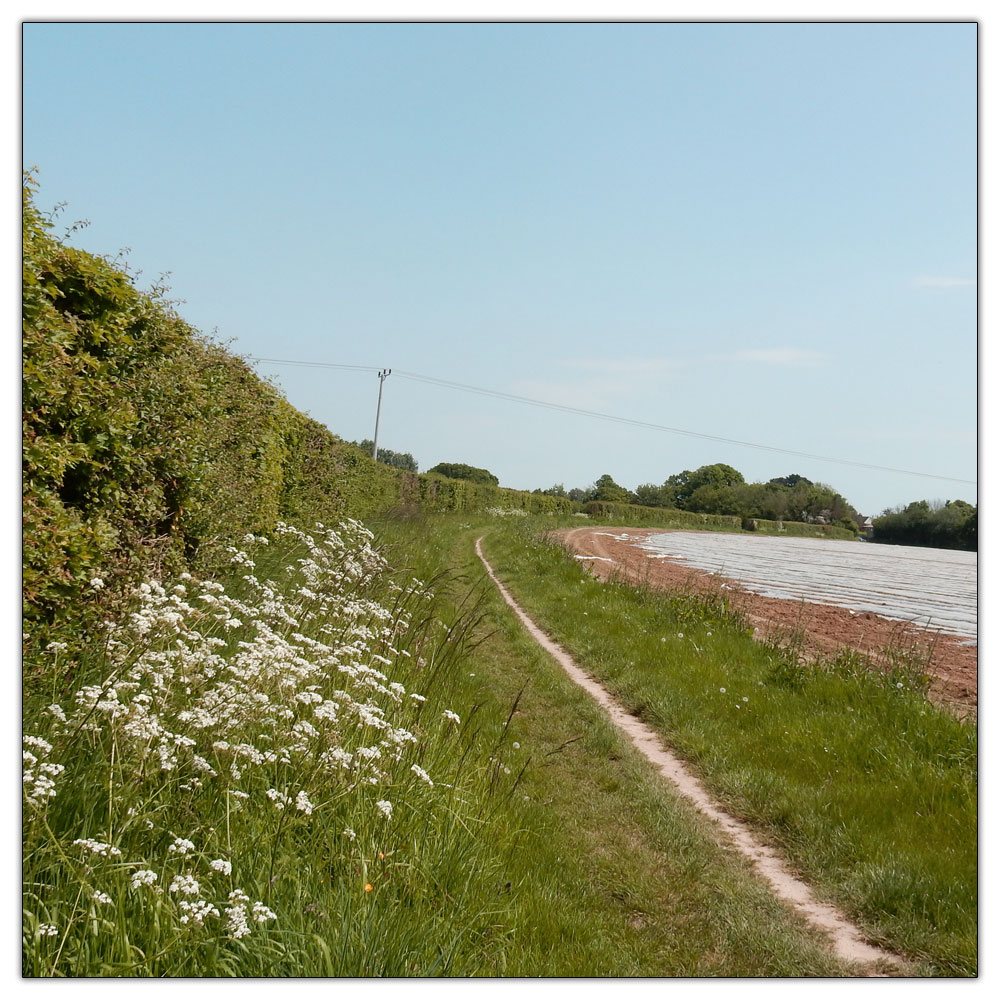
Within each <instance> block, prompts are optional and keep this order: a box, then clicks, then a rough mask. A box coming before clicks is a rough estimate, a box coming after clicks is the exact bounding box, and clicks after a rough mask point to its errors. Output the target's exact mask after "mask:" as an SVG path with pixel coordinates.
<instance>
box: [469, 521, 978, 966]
mask: <svg viewBox="0 0 1000 1000" xmlns="http://www.w3.org/2000/svg"><path fill="white" fill-rule="evenodd" d="M484 548H485V549H486V552H487V555H488V556H489V557H490V559H491V561H492V562H493V564H494V566H495V567H496V568H497V570H498V572H499V573H500V575H501V577H502V578H503V579H504V581H505V583H507V584H508V585H509V586H510V588H511V589H512V591H513V592H514V594H515V595H516V596H517V598H518V600H520V601H521V602H522V603H523V606H524V607H525V608H526V610H528V612H529V614H531V615H532V616H533V617H535V620H536V621H538V623H539V624H540V625H542V626H543V627H544V628H545V629H546V630H547V631H548V632H549V633H550V634H551V635H552V636H553V637H554V638H556V639H557V640H558V641H559V642H560V643H562V644H563V645H564V646H565V647H566V648H567V649H568V650H569V651H570V652H571V653H572V654H573V655H574V656H575V657H576V658H577V659H578V662H580V663H581V665H583V666H584V667H585V669H587V670H588V671H590V672H591V673H592V674H593V675H594V676H595V677H597V678H599V679H600V680H601V681H602V682H603V683H604V684H605V686H606V687H607V688H608V689H609V690H610V691H611V692H613V693H614V694H615V696H616V697H617V698H619V699H620V700H621V701H622V703H624V704H625V705H626V706H627V707H629V708H630V709H631V710H632V711H634V712H635V713H636V714H637V715H639V716H640V717H641V718H643V719H644V720H645V721H646V722H647V723H648V724H650V725H651V726H652V727H653V728H655V729H657V730H658V731H659V732H660V733H661V734H662V735H663V736H664V738H665V739H666V740H667V741H668V742H669V743H670V745H671V746H672V747H674V749H675V750H677V751H678V752H680V753H681V754H682V755H683V756H684V757H686V758H687V759H688V760H689V761H691V762H692V763H693V764H694V765H695V767H696V768H697V770H698V771H699V772H700V773H701V775H702V776H703V778H704V779H705V780H706V783H707V784H708V785H709V786H710V787H711V788H712V789H713V791H714V792H715V794H716V795H718V796H719V797H720V798H721V799H722V800H723V801H724V802H725V803H726V804H727V805H728V807H729V808H730V809H731V810H733V811H734V812H736V813H737V814H741V815H742V816H744V817H746V818H747V819H749V820H750V821H752V822H753V824H754V825H755V826H756V827H757V828H758V829H759V830H761V831H763V832H764V833H765V834H766V835H767V836H768V838H769V839H770V840H771V841H773V842H774V843H775V844H776V845H778V846H779V847H780V848H781V849H782V850H783V851H784V853H785V854H786V855H787V856H788V857H789V858H790V859H791V860H792V861H793V863H794V864H795V866H796V867H797V868H798V869H799V871H800V872H801V873H802V874H803V875H804V876H805V877H806V878H807V879H808V880H810V881H811V882H812V883H813V884H815V885H817V886H818V887H819V888H820V890H821V891H822V892H823V893H824V894H826V895H827V896H828V897H829V898H831V899H833V900H835V901H837V902H838V903H840V905H842V906H843V907H844V908H845V909H846V910H847V911H848V912H849V913H851V914H852V915H853V916H854V917H855V919H857V920H858V922H859V923H861V925H862V926H864V927H865V928H866V929H867V930H868V932H869V933H870V934H871V936H872V938H873V939H874V940H876V941H878V942H880V943H883V944H885V945H887V946H889V947H892V948H895V949H898V950H901V951H902V952H903V953H905V954H907V955H909V956H911V957H912V958H915V959H917V960H921V961H924V962H926V963H928V967H929V969H930V971H931V972H932V973H934V974H938V975H961V976H968V975H974V974H975V971H976V964H977V844H976V824H977V776H976V760H977V740H976V730H975V728H974V727H972V726H969V725H967V724H962V723H960V722H958V721H957V720H955V719H954V718H953V717H951V716H950V715H948V714H947V713H944V712H942V711H939V710H937V709H935V708H934V706H932V705H931V704H930V703H929V702H928V701H927V700H926V698H925V697H924V695H923V692H922V690H921V687H920V684H919V680H918V678H917V675H916V672H915V671H913V670H911V669H909V665H908V664H906V663H905V662H900V663H899V664H898V667H897V669H894V670H892V671H890V672H888V673H874V672H872V671H871V670H870V669H868V665H867V664H866V663H864V662H863V661H862V660H861V659H860V658H859V657H857V656H853V655H848V654H846V653H845V654H843V655H842V656H840V657H838V658H837V659H836V660H834V661H831V662H828V663H825V664H820V665H817V666H815V667H806V666H803V665H802V664H801V663H800V662H799V661H798V659H797V657H796V656H795V654H794V652H788V651H782V650H779V649H777V648H773V647H768V646H765V645H762V644H760V643H757V642H756V641H754V640H753V639H752V637H751V635H750V634H748V629H747V627H746V623H744V622H743V621H741V620H740V619H739V618H738V617H737V616H735V615H733V614H732V613H731V612H730V610H729V609H728V608H727V607H726V606H725V605H724V604H723V603H721V602H719V601H718V600H717V599H712V600H706V599H703V598H700V597H697V596H694V595H688V594H677V595H673V596H665V595H663V594H662V593H653V592H650V591H648V590H643V589H637V588H635V587H632V586H628V585H625V584H619V583H608V584H601V583H599V582H597V581H596V580H595V579H593V578H592V577H590V576H589V575H588V574H587V573H586V571H585V570H584V569H583V568H582V567H581V566H580V564H579V562H578V561H575V560H573V559H572V558H570V557H569V556H568V555H567V554H566V553H565V552H564V551H563V550H561V549H560V548H558V547H557V546H554V545H550V544H547V543H546V542H545V541H544V540H542V538H541V537H539V526H538V524H537V523H535V524H533V525H532V524H527V523H525V522H523V521H522V522H519V523H518V524H509V523H508V524H504V525H502V526H501V525H497V526H496V527H495V528H494V529H493V530H492V531H491V532H490V533H488V534H487V536H486V539H485V542H484Z"/></svg>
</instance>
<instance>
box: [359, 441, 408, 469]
mask: <svg viewBox="0 0 1000 1000" xmlns="http://www.w3.org/2000/svg"><path fill="white" fill-rule="evenodd" d="M355 443H356V444H357V446H358V447H359V448H360V449H361V450H362V451H363V452H364V453H365V454H366V455H370V454H371V453H372V446H373V445H374V442H373V441H368V440H365V441H357V442H355ZM378 461H380V462H382V463H383V464H385V465H391V466H392V468H394V469H402V470H403V471H404V472H418V471H419V470H418V469H417V462H416V459H415V458H414V457H413V456H412V455H411V454H410V453H409V452H408V451H390V450H389V449H388V448H379V450H378Z"/></svg>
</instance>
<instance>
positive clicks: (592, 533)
mask: <svg viewBox="0 0 1000 1000" xmlns="http://www.w3.org/2000/svg"><path fill="white" fill-rule="evenodd" d="M665 533H666V529H664V528H593V527H587V528H571V529H570V530H568V531H558V532H553V533H552V536H551V537H553V538H555V539H556V540H558V541H560V542H561V543H562V544H563V545H565V546H566V547H567V548H568V549H570V551H572V552H574V553H576V554H577V555H579V556H581V557H586V558H585V561H586V562H587V564H588V565H589V566H590V570H591V572H592V573H593V574H594V575H595V576H597V577H599V578H601V579H608V578H610V577H612V576H618V577H624V579H626V580H628V581H629V582H631V583H642V584H648V585H650V586H653V587H662V588H664V589H693V590H701V591H706V592H710V593H711V592H716V593H717V592H718V591H719V590H720V589H723V588H724V589H725V591H726V597H727V598H728V599H729V601H730V602H731V603H732V604H733V606H734V607H737V608H739V609H740V610H742V611H743V612H744V613H745V614H746V615H747V616H748V617H749V619H750V621H751V622H753V624H754V625H756V626H757V629H758V636H759V637H760V638H762V639H774V640H778V641H783V640H786V641H787V639H788V638H789V637H790V636H791V635H793V634H796V635H798V636H801V638H802V641H803V651H804V652H805V653H806V654H807V655H812V656H821V655H825V654H830V653H835V652H837V651H838V650H840V649H843V648H844V646H849V647H851V648H852V649H856V650H858V651H859V652H862V653H865V654H867V655H869V656H871V657H872V658H873V659H875V661H876V662H879V661H880V659H884V650H885V649H886V648H888V647H896V648H901V649H908V650H911V651H912V652H913V653H915V654H916V655H917V656H919V657H920V658H921V659H926V661H927V663H928V666H927V670H928V673H930V675H931V677H932V678H933V679H932V682H931V688H930V692H929V695H930V697H931V699H932V700H933V701H934V702H936V703H937V704H939V705H944V706H947V707H949V708H951V709H952V710H954V711H955V712H957V714H958V715H959V716H968V717H970V718H975V716H976V712H977V706H978V650H977V649H976V647H975V646H962V645H960V642H961V639H959V638H957V637H954V636H949V635H943V634H940V633H937V632H932V631H928V630H926V629H921V628H917V627H915V626H912V625H910V624H908V623H907V622H900V621H893V620H891V619H889V618H882V617H880V616H879V615H876V614H872V613H870V612H867V611H866V612H859V613H857V614H855V613H852V612H851V611H849V610H848V609H847V608H838V607H833V606H831V605H829V604H814V603H810V602H808V601H791V600H784V599H781V598H777V597H762V596H760V595H759V594H753V593H751V592H750V591H748V590H745V589H744V588H743V587H741V586H740V584H739V583H738V582H737V581H735V580H731V579H728V578H727V577H723V576H717V575H716V574H714V573H707V572H704V571H703V570H696V569H692V568H691V567H689V566H684V565H682V564H680V563H676V562H672V561H671V560H669V559H650V558H649V556H648V553H646V552H644V551H643V550H642V549H639V548H637V547H636V545H637V543H638V542H641V541H642V540H643V539H645V538H647V537H648V536H649V535H661V534H665ZM612 536H618V537H612Z"/></svg>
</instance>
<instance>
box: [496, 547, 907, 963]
mask: <svg viewBox="0 0 1000 1000" xmlns="http://www.w3.org/2000/svg"><path fill="white" fill-rule="evenodd" d="M482 540H483V539H482V536H480V537H479V538H477V539H476V555H478V556H479V558H480V560H481V561H482V564H483V566H485V567H486V572H487V574H488V575H489V577H490V579H491V580H492V581H493V583H494V584H495V585H496V587H497V590H499V591H500V595H501V596H502V597H503V599H504V600H505V601H506V602H507V604H508V605H510V607H511V608H512V609H513V611H514V613H515V614H516V615H517V617H518V618H519V619H520V620H521V623H522V624H523V625H524V627H525V628H526V629H527V630H528V632H529V634H530V635H531V637H532V638H533V639H534V640H535V641H536V642H537V643H538V644H539V645H540V646H541V647H542V648H543V649H544V650H545V651H546V652H547V653H548V654H549V655H550V656H552V657H553V659H555V660H556V662H557V663H558V664H559V665H560V666H561V667H562V668H563V670H565V671H566V673H567V674H569V676H570V678H571V679H572V680H573V681H574V682H576V683H577V684H578V685H579V686H580V687H582V688H583V689H584V690H585V691H586V692H587V693H588V694H589V695H590V696H591V697H592V698H593V699H594V700H595V701H596V702H597V703H598V704H599V705H600V706H601V707H602V708H603V709H604V710H605V711H606V712H607V713H608V715H609V716H610V717H611V721H612V722H613V723H614V724H615V725H616V726H617V727H618V728H619V729H620V730H622V732H624V733H625V734H626V735H627V736H628V738H629V739H630V740H631V742H632V744H633V745H634V746H635V747H636V748H637V749H638V750H639V752H640V753H641V754H643V756H644V757H646V759H647V760H649V761H650V763H652V764H653V765H654V766H655V767H656V768H657V769H658V770H659V772H660V773H661V774H662V775H663V776H664V777H665V778H667V779H669V780H670V781H671V782H673V784H674V786H675V787H676V788H677V790H678V792H679V793H680V794H681V795H682V796H683V797H684V798H686V799H687V800H688V801H689V802H691V803H692V804H693V805H694V806H695V808H697V809H698V810H699V811H700V812H701V813H703V814H704V815H705V816H708V817H709V818H710V819H712V820H714V821H715V822H716V823H717V824H718V826H719V827H720V828H721V829H722V831H723V832H724V833H725V834H726V836H727V837H728V838H729V840H730V841H731V843H732V844H733V846H734V847H735V848H736V850H738V851H739V852H740V853H741V854H743V855H744V856H745V857H746V858H748V859H749V861H750V862H751V864H752V865H753V867H754V869H755V870H756V871H757V872H758V874H759V875H761V877H762V878H763V879H764V880H765V881H766V882H767V883H768V885H769V886H770V887H771V889H772V891H773V892H774V893H775V895H776V896H778V897H779V898H780V899H782V900H783V901H784V902H786V903H788V904H789V905H790V906H791V907H792V909H794V910H795V911H796V912H797V913H798V914H800V915H801V916H802V917H803V918H804V919H805V920H806V921H808V922H809V923H810V924H812V925H813V926H814V927H817V928H819V929H820V930H822V931H824V932H826V933H827V934H828V935H829V937H830V940H831V944H832V947H833V950H834V953H835V954H836V955H837V957H838V958H841V959H844V960H845V961H848V962H855V963H858V964H860V965H863V966H869V967H870V966H875V965H878V966H882V967H885V966H892V967H893V968H895V969H896V970H897V971H905V969H906V963H905V962H904V961H903V959H901V958H900V957H899V956H898V955H895V954H893V953H892V952H888V951H884V950H883V949H881V948H878V947H875V946H874V945H871V944H869V943H868V942H867V941H865V940H864V937H863V935H862V933H861V930H860V929H859V928H858V927H856V926H855V925H854V924H852V923H851V922H850V921H849V920H848V919H847V918H846V917H845V916H844V915H843V914H841V913H840V911H839V910H837V909H836V908H835V907H834V906H831V905H830V904H829V903H824V902H822V901H820V900H818V899H817V898H816V897H815V895H814V894H813V891H812V889H810V888H809V886H808V885H806V883H805V882H803V881H802V880H801V879H799V878H798V877H797V876H795V875H794V874H792V872H791V871H790V870H789V868H788V866H787V865H786V864H785V862H784V860H783V859H782V858H781V857H780V856H779V855H778V854H777V852H775V851H774V850H772V849H771V848H770V847H768V846H767V845H766V844H764V843H762V842H761V841H760V840H758V839H757V837H756V836H755V835H754V834H753V833H752V832H751V831H750V829H749V828H748V827H747V826H746V825H745V824H744V823H741V822H740V821H739V820H737V819H736V818H735V817H734V816H731V815H730V814H729V813H727V812H726V811H725V810H724V809H723V808H722V807H721V806H720V805H719V804H718V803H716V802H715V801H714V800H713V799H712V797H711V796H710V795H709V794H708V792H707V791H706V789H705V788H704V786H703V785H702V784H701V782H700V781H699V780H698V779H697V778H696V777H695V776H694V775H693V774H692V773H691V772H690V771H689V770H688V768H687V767H686V766H685V765H684V763H683V762H682V761H681V760H680V759H679V758H678V757H676V756H674V754H673V753H671V752H670V750H669V749H668V748H667V747H666V746H665V745H664V744H663V743H662V741H661V740H660V738H659V737H658V736H657V735H656V733H654V732H653V730H652V729H650V728H649V727H648V726H647V725H645V723H643V722H641V721H640V720H639V719H637V718H636V717H635V716H634V715H631V714H630V713H629V712H626V711H625V709H624V708H622V707H621V705H619V704H618V702H616V701H615V700H614V698H612V697H611V695H610V694H608V692H607V691H606V690H605V689H604V688H603V687H602V686H601V685H600V684H598V683H597V682H596V681H595V680H594V679H593V678H591V677H590V676H588V675H587V674H586V673H584V671H583V670H582V669H581V668H580V667H579V666H578V665H577V664H576V663H575V662H574V661H573V659H572V657H570V655H569V654H568V653H567V652H566V651H565V650H564V649H562V648H561V647H560V646H559V645H557V644H556V643H555V642H553V641H552V640H551V639H550V638H549V637H548V636H547V635H546V634H545V633H544V632H543V631H542V630H541V629H540V628H539V627H538V626H537V625H536V624H535V623H534V622H533V621H532V620H531V619H530V618H529V617H528V616H527V614H525V612H524V611H523V610H522V609H521V608H520V606H519V605H518V604H517V602H516V601H515V600H514V598H513V597H511V595H510V593H509V591H508V590H507V588H506V587H504V585H503V584H502V583H501V582H500V580H499V579H498V578H497V575H496V573H494V572H493V567H492V566H491V565H490V564H489V562H488V561H487V559H486V556H484V555H483V550H482V546H481V544H480V543H481V542H482ZM869 974H871V971H870V970H869Z"/></svg>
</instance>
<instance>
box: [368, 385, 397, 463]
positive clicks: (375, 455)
mask: <svg viewBox="0 0 1000 1000" xmlns="http://www.w3.org/2000/svg"><path fill="white" fill-rule="evenodd" d="M391 374H392V369H391V368H383V369H382V370H381V371H380V372H379V373H378V408H377V409H376V410H375V440H374V441H372V458H374V459H375V461H378V418H379V417H380V416H381V414H382V385H383V383H384V382H385V380H386V379H387V378H388V377H389V376H390V375H391Z"/></svg>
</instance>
